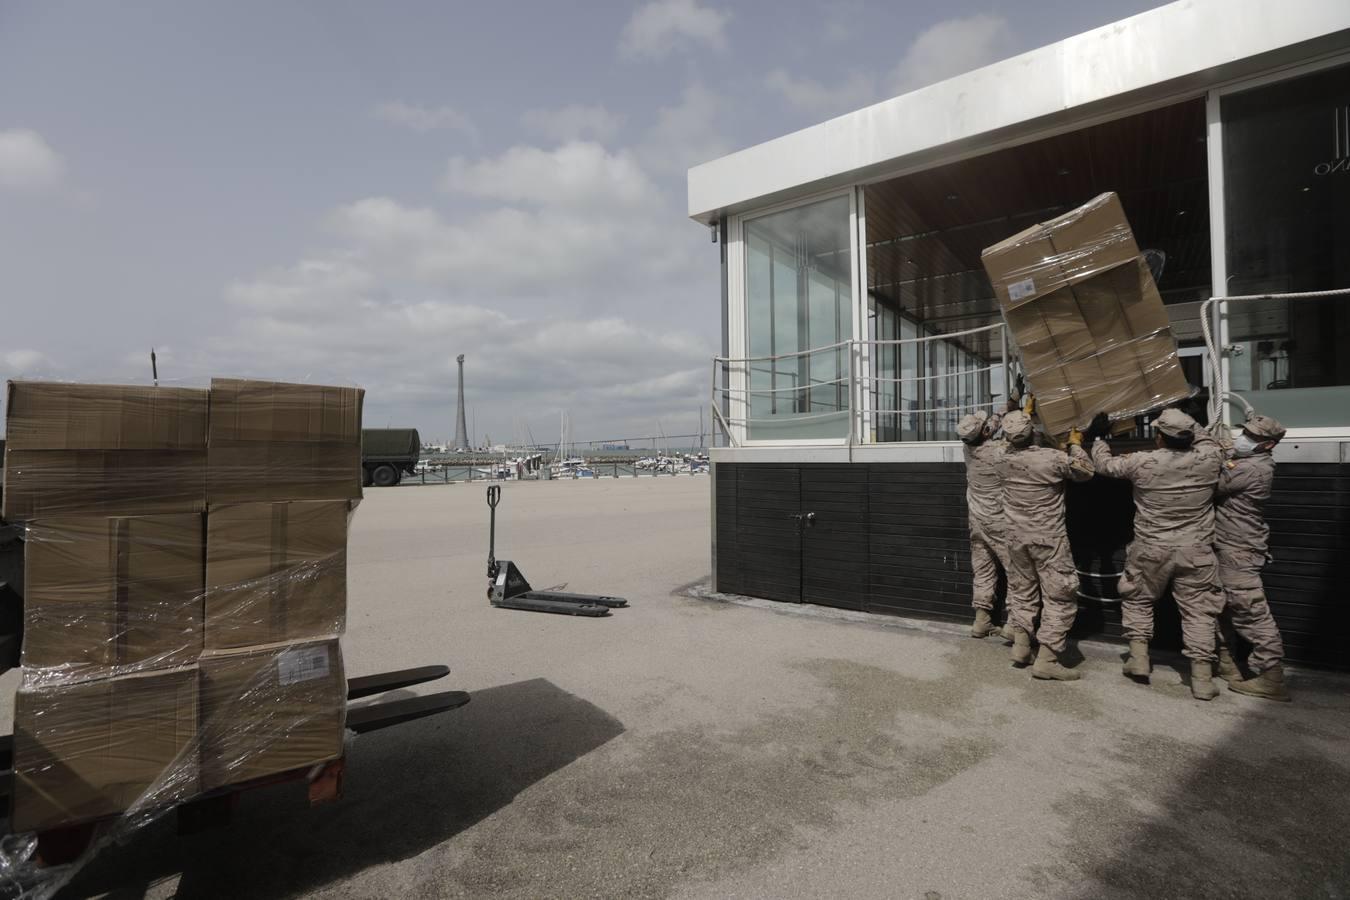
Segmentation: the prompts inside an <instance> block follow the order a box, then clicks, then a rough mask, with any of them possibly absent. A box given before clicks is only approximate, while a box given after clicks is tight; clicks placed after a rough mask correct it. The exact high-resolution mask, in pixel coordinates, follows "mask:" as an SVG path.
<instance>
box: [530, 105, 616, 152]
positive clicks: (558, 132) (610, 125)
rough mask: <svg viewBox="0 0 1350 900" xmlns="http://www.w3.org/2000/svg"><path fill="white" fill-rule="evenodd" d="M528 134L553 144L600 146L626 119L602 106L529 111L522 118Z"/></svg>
mask: <svg viewBox="0 0 1350 900" xmlns="http://www.w3.org/2000/svg"><path fill="white" fill-rule="evenodd" d="M520 124H521V125H522V126H523V127H524V128H525V130H526V131H529V132H532V133H534V134H537V135H540V136H541V137H544V138H547V139H548V140H551V141H558V142H565V141H581V140H588V139H589V140H594V141H599V142H600V143H605V142H606V141H608V140H610V139H611V138H613V137H614V136H615V135H616V134H618V133H619V129H620V128H621V127H623V117H622V116H617V115H615V114H614V113H612V112H610V111H609V110H607V109H605V108H604V107H603V106H581V105H578V104H573V105H570V106H564V107H562V108H560V109H530V110H526V111H525V112H524V113H523V114H522V115H521V117H520Z"/></svg>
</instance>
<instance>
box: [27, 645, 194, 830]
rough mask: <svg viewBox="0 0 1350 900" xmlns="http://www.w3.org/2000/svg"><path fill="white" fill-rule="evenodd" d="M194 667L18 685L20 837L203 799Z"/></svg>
mask: <svg viewBox="0 0 1350 900" xmlns="http://www.w3.org/2000/svg"><path fill="white" fill-rule="evenodd" d="M197 703H198V679H197V670H196V668H193V667H189V668H184V669H177V670H172V671H162V672H144V673H137V674H134V675H127V676H124V677H120V678H106V679H101V680H97V681H86V682H81V683H79V684H70V685H55V686H49V687H42V688H22V689H20V690H19V691H18V692H17V693H16V694H15V701H14V808H13V814H12V818H11V825H12V829H13V830H14V831H16V832H22V831H35V830H42V829H48V828H55V827H57V826H60V825H68V824H71V823H75V822H84V821H89V820H91V819H98V818H103V817H105V816H113V815H118V814H120V813H123V812H125V811H126V810H127V809H129V808H131V807H132V805H133V804H137V805H138V807H142V806H143V807H144V808H152V807H158V806H163V805H167V804H171V803H175V802H179V801H182V800H186V799H188V798H189V797H191V796H193V795H194V794H196V793H197V791H198V788H199V779H198V767H197V753H196V749H197V743H196V740H195V737H196V733H197Z"/></svg>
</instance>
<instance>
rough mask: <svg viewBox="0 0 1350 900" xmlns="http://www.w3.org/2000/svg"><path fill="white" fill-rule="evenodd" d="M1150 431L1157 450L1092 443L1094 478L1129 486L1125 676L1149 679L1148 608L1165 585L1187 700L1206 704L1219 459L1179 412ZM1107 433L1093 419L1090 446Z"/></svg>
mask: <svg viewBox="0 0 1350 900" xmlns="http://www.w3.org/2000/svg"><path fill="white" fill-rule="evenodd" d="M1154 424H1155V427H1156V428H1157V429H1158V437H1157V449H1156V450H1150V451H1147V452H1139V453H1131V454H1130V455H1128V456H1121V457H1116V456H1112V455H1111V448H1110V447H1109V446H1107V442H1106V441H1105V440H1095V441H1092V461H1093V462H1094V463H1095V464H1096V466H1097V472H1098V473H1099V474H1102V475H1106V476H1108V477H1111V478H1123V479H1126V480H1128V481H1130V482H1131V483H1132V484H1133V485H1134V507H1135V515H1134V540H1132V541H1131V542H1130V545H1129V547H1128V548H1126V551H1125V573H1124V574H1123V575H1122V576H1121V579H1120V598H1121V617H1122V619H1123V624H1124V626H1125V635H1126V637H1128V638H1129V639H1130V656H1129V659H1128V660H1127V661H1126V662H1125V666H1124V673H1125V675H1127V676H1129V677H1131V678H1138V679H1141V680H1144V681H1147V680H1148V677H1149V660H1148V642H1149V639H1150V638H1152V637H1153V604H1154V603H1155V602H1156V601H1157V599H1158V598H1159V597H1160V596H1161V595H1162V593H1163V591H1164V590H1166V589H1167V585H1168V583H1169V582H1170V583H1171V585H1172V596H1173V597H1174V598H1175V599H1176V601H1177V609H1178V610H1179V611H1180V612H1181V635H1182V641H1183V644H1184V647H1185V649H1184V651H1183V652H1184V653H1185V654H1186V656H1187V657H1189V658H1190V660H1191V695H1192V696H1194V697H1195V698H1196V699H1197V700H1212V699H1214V697H1215V696H1216V695H1217V694H1218V689H1217V688H1216V687H1215V686H1214V682H1213V669H1212V663H1213V659H1214V641H1215V639H1216V634H1217V623H1218V616H1219V613H1220V611H1222V609H1223V592H1222V590H1221V589H1220V587H1219V579H1218V572H1217V564H1216V562H1215V558H1214V548H1213V544H1214V499H1213V498H1214V489H1215V486H1216V485H1217V484H1218V481H1219V470H1220V469H1221V468H1222V467H1223V452H1222V450H1220V449H1219V446H1218V444H1216V443H1215V442H1214V441H1213V439H1212V438H1210V437H1209V435H1208V434H1206V433H1205V432H1204V429H1202V428H1201V427H1200V426H1199V425H1198V424H1196V421H1195V420H1194V419H1192V418H1191V417H1190V416H1188V415H1186V414H1185V413H1183V412H1181V411H1180V410H1176V409H1165V410H1163V412H1162V414H1161V415H1160V416H1158V419H1157V421H1156V422H1155V423H1154ZM1110 427H1111V426H1110V421H1109V420H1108V419H1107V416H1106V414H1105V413H1099V414H1098V415H1097V417H1096V418H1095V419H1093V422H1092V426H1091V427H1090V428H1089V430H1088V432H1089V434H1088V436H1089V439H1092V438H1096V437H1104V436H1105V435H1106V434H1107V432H1109V431H1110Z"/></svg>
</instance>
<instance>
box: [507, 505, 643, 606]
mask: <svg viewBox="0 0 1350 900" xmlns="http://www.w3.org/2000/svg"><path fill="white" fill-rule="evenodd" d="M501 499H502V489H501V487H500V486H499V485H495V484H494V485H491V486H490V487H489V488H488V489H487V504H488V510H489V513H488V515H489V519H488V522H489V524H488V564H487V576H488V600H489V601H490V602H491V603H492V605H493V606H500V607H502V608H503V609H523V610H528V611H530V612H547V613H560V614H562V615H564V616H592V617H594V616H607V615H609V611H610V610H611V609H622V608H623V607H625V606H627V605H628V601H627V600H625V599H624V598H622V597H607V596H604V595H602V594H569V593H566V592H564V591H536V590H535V589H534V588H532V587H530V583H529V582H528V581H526V580H525V576H524V575H522V574H521V573H520V569H517V568H516V565H515V563H513V562H511V561H510V560H509V559H497V504H498V503H500V502H501Z"/></svg>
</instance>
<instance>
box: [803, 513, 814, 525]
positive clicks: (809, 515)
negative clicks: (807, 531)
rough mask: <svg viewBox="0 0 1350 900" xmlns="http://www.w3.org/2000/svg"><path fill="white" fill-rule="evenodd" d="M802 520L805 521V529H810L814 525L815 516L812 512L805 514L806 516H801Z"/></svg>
mask: <svg viewBox="0 0 1350 900" xmlns="http://www.w3.org/2000/svg"><path fill="white" fill-rule="evenodd" d="M802 518H804V519H806V527H807V528H810V527H811V526H812V525H814V524H816V514H815V513H813V512H809V513H807V514H806V515H805V516H803V517H802Z"/></svg>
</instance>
